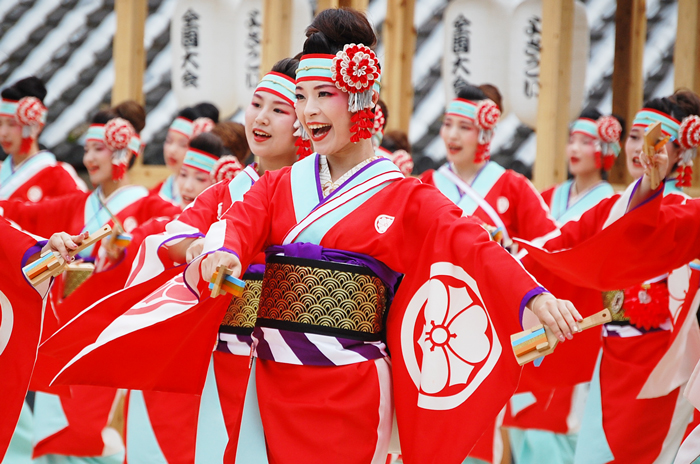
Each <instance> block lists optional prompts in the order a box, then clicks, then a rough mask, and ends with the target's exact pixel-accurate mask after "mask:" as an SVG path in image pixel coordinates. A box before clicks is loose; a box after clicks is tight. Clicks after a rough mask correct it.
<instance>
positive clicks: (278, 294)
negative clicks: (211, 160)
mask: <svg viewBox="0 0 700 464" xmlns="http://www.w3.org/2000/svg"><path fill="white" fill-rule="evenodd" d="M375 42H376V37H375V34H374V32H373V30H372V27H371V25H370V24H369V22H368V21H367V19H366V18H365V17H364V16H363V15H362V14H361V13H359V12H357V11H355V10H351V9H329V10H325V11H323V12H321V13H320V14H319V15H318V16H317V17H316V18H315V19H314V21H313V23H312V24H311V26H310V27H309V28H308V29H307V40H306V42H305V44H304V51H303V52H302V59H301V62H300V65H299V69H298V70H297V87H296V92H297V104H296V113H297V117H298V118H299V121H300V122H301V124H302V127H303V128H304V129H305V131H306V132H307V133H308V134H309V136H310V137H311V140H312V143H313V145H314V148H315V149H316V151H317V153H315V154H313V155H311V156H308V157H306V158H305V159H303V160H301V161H299V162H297V163H295V164H294V165H293V166H292V167H291V168H284V169H281V170H279V171H276V172H268V173H267V174H266V175H265V176H263V177H262V178H261V179H260V180H259V181H258V182H257V183H256V184H255V185H254V186H253V187H252V188H251V190H250V191H249V192H248V194H247V195H246V197H245V199H244V201H243V202H238V203H235V204H234V205H233V206H232V207H231V208H230V210H229V211H228V212H227V213H225V214H224V216H223V218H222V221H220V222H218V223H215V224H214V225H213V226H212V227H211V228H210V230H209V232H208V234H207V238H206V244H205V253H207V254H208V256H207V257H206V258H205V259H204V261H203V262H201V273H202V277H203V279H204V280H209V279H210V278H211V275H212V273H213V271H214V270H215V269H216V268H217V267H218V266H219V265H225V266H227V267H228V268H229V269H231V270H232V272H233V275H234V276H239V275H241V271H242V269H245V268H246V267H247V266H248V264H249V263H251V261H252V260H253V259H254V257H255V256H256V255H257V254H258V253H259V252H260V251H262V250H266V255H267V260H266V271H265V276H264V278H263V282H262V293H261V294H262V297H261V300H260V306H259V310H258V319H257V322H256V327H255V329H254V332H253V337H254V345H253V349H254V356H256V357H257V358H259V359H258V360H257V362H256V382H257V393H258V399H259V405H260V412H261V417H262V422H263V427H264V430H265V436H266V439H267V449H268V456H269V460H270V462H271V463H282V462H292V461H298V462H307V463H322V462H323V463H327V462H340V463H378V462H384V461H385V460H386V456H387V448H388V440H389V435H390V432H391V422H392V421H391V418H392V409H393V407H392V403H393V399H392V396H393V395H392V377H393V379H394V382H395V386H396V388H395V389H393V393H394V394H395V395H396V401H397V407H398V411H397V417H398V420H399V429H400V430H401V439H402V441H403V443H402V445H403V446H402V450H403V456H404V460H405V462H408V463H411V462H429V460H430V461H431V462H443V463H447V464H452V463H457V462H461V461H462V459H463V458H464V456H465V455H466V454H467V452H468V450H469V449H470V448H471V447H472V446H473V444H474V442H475V441H476V439H477V438H478V436H480V435H481V433H482V432H483V426H484V425H485V422H490V421H492V420H493V419H494V418H495V416H496V414H497V413H498V411H500V409H501V408H502V407H503V405H504V404H505V402H506V400H507V398H508V397H509V396H510V395H511V394H512V392H513V390H514V388H515V383H517V380H516V378H517V376H518V373H519V369H517V368H514V369H512V370H511V368H512V367H514V366H513V365H514V364H515V361H514V359H513V358H512V357H511V356H510V354H509V353H508V354H506V353H504V356H499V357H498V359H494V358H493V357H492V356H496V353H499V354H500V350H499V349H496V348H495V347H500V346H501V345H500V343H501V342H500V340H504V342H503V343H506V341H505V339H502V338H501V337H505V332H508V331H509V330H513V331H516V330H517V327H518V326H519V325H518V314H519V311H521V312H522V311H523V310H525V308H526V307H527V308H530V309H532V310H533V311H534V313H535V314H536V315H537V316H539V317H541V318H542V320H544V321H545V322H546V323H548V324H549V325H550V326H551V327H552V328H553V330H555V332H556V333H557V335H558V336H559V337H560V339H561V340H565V339H566V337H571V334H572V332H573V331H575V330H576V327H577V326H576V321H575V319H579V318H580V316H579V315H578V313H577V312H576V311H575V309H574V308H573V306H571V304H570V303H568V302H563V301H559V300H556V299H555V298H554V297H552V296H551V295H550V294H548V293H546V291H545V290H544V289H543V288H541V287H540V286H539V285H538V284H537V283H536V282H535V281H534V280H532V278H531V277H530V276H529V275H528V274H527V273H526V272H525V271H524V270H523V268H522V267H520V265H519V264H518V263H517V262H516V261H515V260H514V259H513V258H512V257H511V256H510V255H509V254H508V253H506V252H505V251H504V250H503V249H502V248H501V247H500V246H498V245H497V244H496V243H494V242H492V241H491V240H490V237H489V234H488V233H487V232H486V231H485V230H484V229H483V228H482V227H481V225H479V224H477V223H475V222H474V221H472V220H470V219H467V218H461V219H460V216H461V214H462V212H461V210H460V209H459V208H457V207H455V205H454V204H453V203H452V202H450V201H449V200H448V199H446V198H445V197H444V196H443V195H441V194H439V193H438V192H435V190H434V189H433V188H432V187H429V186H425V185H423V184H422V183H420V182H419V181H418V180H416V179H407V178H405V177H404V176H403V174H402V173H401V172H399V171H398V168H396V167H395V166H394V165H393V163H391V162H390V161H389V160H387V159H385V158H379V157H376V155H375V153H374V148H373V147H372V143H371V141H370V140H369V139H370V137H371V131H370V128H371V127H372V124H373V118H374V115H373V113H372V112H371V108H372V107H373V106H374V105H375V104H376V102H377V99H378V93H377V92H376V91H373V83H374V81H375V80H376V79H377V78H378V77H379V74H380V71H379V66H378V61H377V59H376V56H375V55H374V52H373V51H372V50H371V49H370V48H369V46H374V44H375ZM477 263H478V264H477ZM486 263H489V264H486ZM199 264H200V261H199V260H195V261H193V262H192V263H191V264H190V266H189V267H188V271H186V276H188V275H191V274H192V271H194V272H197V271H198V269H199V268H200V267H199ZM399 273H405V276H404V279H403V281H402V283H401V287H400V289H399V291H398V293H396V295H395V298H392V297H393V296H394V291H395V289H396V287H397V282H398V280H399V276H400V274H399ZM502 275H507V276H508V291H507V292H505V291H501V290H502V286H500V285H499V283H498V282H499V281H500V276H502ZM443 277H444V279H446V280H444V281H443V280H441V279H442V278H443ZM453 279H454V280H453ZM447 282H449V283H447ZM292 285H293V286H294V291H293V292H288V291H285V288H291V286H292ZM446 285H447V286H446ZM193 288H194V287H193ZM448 289H449V290H448ZM273 295H274V297H272V296H273ZM392 299H393V303H392V304H391V310H390V311H388V313H387V310H388V302H389V301H390V300H392ZM426 299H427V305H426V304H425V301H426ZM362 301H364V302H366V303H361V302H362ZM475 301H478V302H479V304H478V306H474V302H475ZM450 302H451V303H450ZM425 307H427V310H426V312H423V308H425ZM488 307H492V308H493V307H499V308H500V310H499V311H494V310H491V311H490V312H488V310H487V309H485V308H488ZM509 310H510V312H509ZM460 311H462V312H460ZM458 313H459V314H461V315H468V316H467V317H468V318H469V319H471V317H472V316H473V317H475V319H474V321H476V320H479V321H481V322H479V323H478V324H476V325H475V326H474V325H470V324H469V323H467V325H463V324H462V322H466V319H465V320H464V321H463V320H462V319H460V317H461V316H458V315H457V314H458ZM386 316H388V319H385V317H386ZM497 319H500V321H498V322H496V320H497ZM555 319H556V321H558V322H556V321H555ZM385 321H386V325H385ZM487 321H489V322H487ZM501 324H503V325H501ZM467 327H471V328H473V329H474V330H475V332H474V334H473V335H474V338H472V337H471V336H470V335H468V334H467V332H468V331H469V330H471V329H468V328H467ZM482 329H483V330H484V331H485V332H487V333H489V334H490V335H489V336H487V337H484V333H482V332H481V330H482ZM463 330H465V331H467V332H464V331H463ZM499 330H503V332H501V333H502V334H503V335H499V334H498V332H499ZM387 338H388V340H387ZM457 340H459V342H458V341H457ZM387 341H388V348H389V349H390V350H391V352H392V358H391V361H390V358H389V357H388V351H387ZM462 343H463V344H462ZM474 343H476V344H474ZM458 345H459V347H458ZM491 348H494V349H491ZM453 350H454V351H453ZM454 353H459V354H458V355H457V357H453V356H452V355H453V354H454ZM489 353H490V354H489ZM421 358H422V361H421ZM482 361H483V362H485V364H479V363H481V362H482ZM392 363H393V371H394V372H393V374H392ZM471 363H476V364H471ZM508 365H510V367H506V366H508ZM487 366H488V367H487ZM497 366H498V367H497ZM492 369H496V370H497V371H498V373H500V375H499V374H496V373H495V372H494V371H493V370H492ZM501 369H503V370H501ZM506 372H509V373H510V374H507V373H506ZM496 378H498V379H497V380H496ZM418 387H419V388H418ZM509 389H510V391H509V392H508V391H507V390H509ZM487 390H488V395H487V394H486V391H487ZM419 405H420V407H418V406H419ZM467 411H469V412H467ZM462 414H464V416H462ZM458 417H462V420H461V421H460V420H458V419H457V418H458Z"/></svg>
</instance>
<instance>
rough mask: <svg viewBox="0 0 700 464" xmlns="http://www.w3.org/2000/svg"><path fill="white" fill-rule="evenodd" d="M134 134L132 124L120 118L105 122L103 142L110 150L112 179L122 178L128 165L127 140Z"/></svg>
mask: <svg viewBox="0 0 700 464" xmlns="http://www.w3.org/2000/svg"><path fill="white" fill-rule="evenodd" d="M135 135H136V131H135V130H134V126H132V125H131V123H130V122H129V121H127V120H126V119H122V118H114V119H111V120H110V121H109V122H108V123H107V124H105V144H106V145H107V148H109V149H110V150H111V151H112V180H114V181H115V182H116V181H118V180H120V179H122V178H123V177H124V174H125V173H126V170H127V168H128V167H129V142H130V141H131V138H132V137H133V136H135Z"/></svg>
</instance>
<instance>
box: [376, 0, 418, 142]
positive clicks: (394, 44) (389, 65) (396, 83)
mask: <svg viewBox="0 0 700 464" xmlns="http://www.w3.org/2000/svg"><path fill="white" fill-rule="evenodd" d="M414 11H415V0H388V1H387V8H386V20H385V21H384V60H383V63H382V92H381V98H382V100H384V101H385V102H386V104H387V107H388V108H389V114H390V117H389V120H388V123H387V130H396V129H398V130H402V131H404V132H406V133H408V126H409V123H410V122H411V114H413V81H412V80H411V76H412V69H413V55H414V53H415V50H416V29H415V27H414V26H413V16H414Z"/></svg>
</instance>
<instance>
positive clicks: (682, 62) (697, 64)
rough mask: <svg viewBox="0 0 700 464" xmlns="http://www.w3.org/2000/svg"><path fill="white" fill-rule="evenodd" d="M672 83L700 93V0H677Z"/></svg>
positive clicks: (677, 86)
mask: <svg viewBox="0 0 700 464" xmlns="http://www.w3.org/2000/svg"><path fill="white" fill-rule="evenodd" d="M673 73H674V76H673V85H674V86H675V87H676V88H677V89H679V88H686V89H689V90H692V91H693V92H695V93H698V94H700V2H698V0H678V27H677V28H676V47H675V50H674V52H673Z"/></svg>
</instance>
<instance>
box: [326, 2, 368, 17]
mask: <svg viewBox="0 0 700 464" xmlns="http://www.w3.org/2000/svg"><path fill="white" fill-rule="evenodd" d="M368 5H369V0H318V1H317V2H316V14H318V12H319V11H323V10H327V9H328V8H340V7H346V8H355V9H356V10H360V11H367V6H368Z"/></svg>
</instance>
